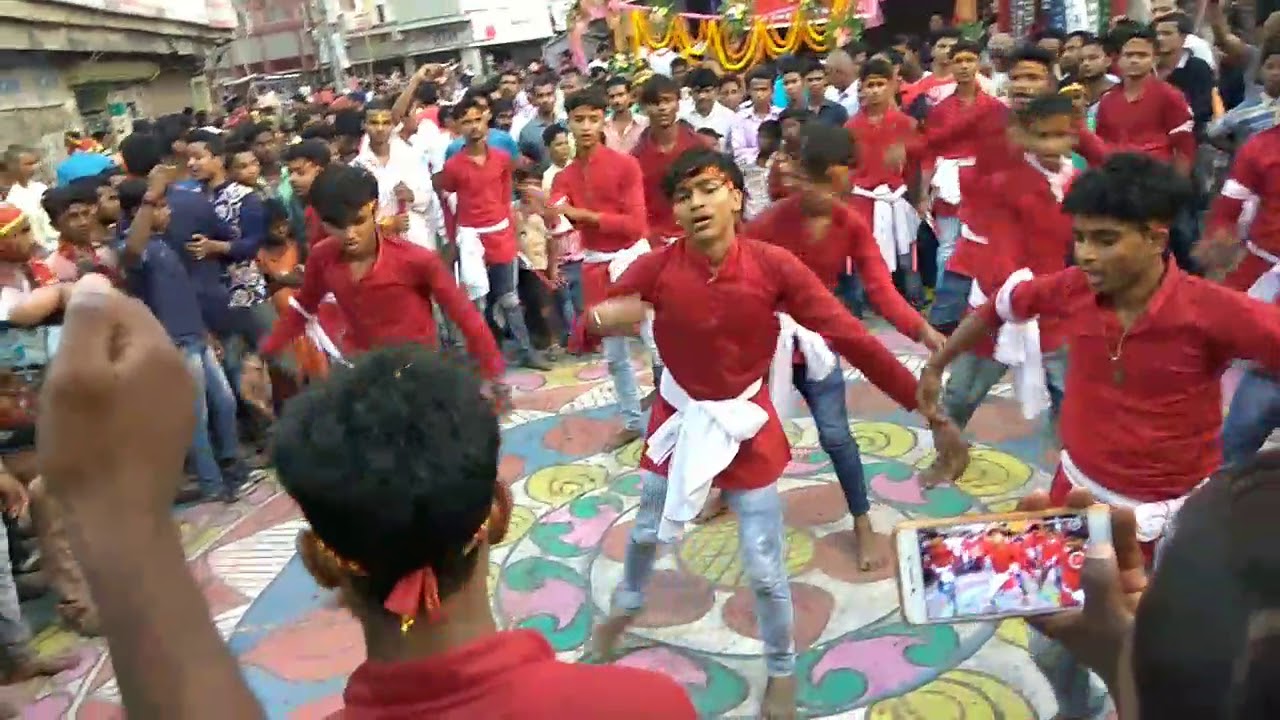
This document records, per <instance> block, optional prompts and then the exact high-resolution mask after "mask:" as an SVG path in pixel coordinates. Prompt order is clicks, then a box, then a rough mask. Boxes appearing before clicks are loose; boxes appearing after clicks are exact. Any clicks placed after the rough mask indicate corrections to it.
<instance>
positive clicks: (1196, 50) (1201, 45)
mask: <svg viewBox="0 0 1280 720" xmlns="http://www.w3.org/2000/svg"><path fill="white" fill-rule="evenodd" d="M1182 47H1184V48H1186V49H1187V50H1188V51H1190V53H1191V54H1192V55H1194V56H1196V57H1198V58H1200V59H1201V60H1203V61H1205V62H1207V63H1209V67H1211V68H1213V69H1214V70H1217V69H1218V59H1217V58H1215V57H1214V56H1213V45H1211V44H1210V43H1209V41H1208V40H1205V39H1204V38H1202V37H1200V36H1199V35H1188V36H1187V38H1186V39H1185V40H1183V41H1182Z"/></svg>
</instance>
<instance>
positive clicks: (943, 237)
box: [933, 216, 961, 273]
mask: <svg viewBox="0 0 1280 720" xmlns="http://www.w3.org/2000/svg"><path fill="white" fill-rule="evenodd" d="M933 223H934V225H936V226H937V229H938V232H937V237H938V272H939V273H942V272H945V271H946V269H947V261H948V260H950V259H951V255H952V253H954V252H955V251H956V245H957V244H958V243H959V242H960V225H961V223H960V218H958V217H946V216H935V217H934V218H933Z"/></svg>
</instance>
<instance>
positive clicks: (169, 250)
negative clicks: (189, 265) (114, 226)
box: [120, 230, 205, 343]
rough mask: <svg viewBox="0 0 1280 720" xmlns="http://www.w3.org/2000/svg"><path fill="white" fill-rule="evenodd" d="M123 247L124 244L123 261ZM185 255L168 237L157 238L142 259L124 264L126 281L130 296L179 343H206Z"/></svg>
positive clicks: (199, 310) (198, 304)
mask: <svg viewBox="0 0 1280 720" xmlns="http://www.w3.org/2000/svg"><path fill="white" fill-rule="evenodd" d="M124 232H128V231H127V230H125V231H124ZM121 237H122V238H123V237H125V235H124V234H123V233H122V235H121ZM123 246H124V241H123V240H121V242H120V249H121V250H122V252H121V256H122V257H123ZM185 255H187V251H186V249H185V248H183V249H180V250H178V251H175V250H174V249H173V247H172V246H171V245H170V243H169V242H168V241H167V238H166V237H165V236H163V235H158V234H157V235H153V236H152V237H151V241H150V242H148V243H147V247H146V249H145V250H144V251H143V252H142V257H141V258H139V259H136V260H134V261H133V262H132V263H130V262H128V261H125V262H124V266H125V280H126V283H127V285H128V288H129V292H130V293H132V294H133V295H134V296H136V297H137V298H138V299H139V300H141V301H142V302H143V303H145V304H146V306H147V307H148V308H150V310H151V314H152V315H155V316H156V319H157V320H159V321H160V324H161V325H163V326H164V329H165V331H166V332H168V333H169V337H170V338H171V339H172V340H173V341H174V342H175V343H189V342H197V341H200V342H203V341H204V338H205V324H204V319H203V318H202V317H201V308H200V301H199V299H198V298H197V296H196V289H195V286H194V284H193V283H192V282H191V276H190V275H188V274H187V269H186V267H184V265H183V260H182V258H183V256H185Z"/></svg>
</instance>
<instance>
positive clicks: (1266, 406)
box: [1222, 369, 1280, 467]
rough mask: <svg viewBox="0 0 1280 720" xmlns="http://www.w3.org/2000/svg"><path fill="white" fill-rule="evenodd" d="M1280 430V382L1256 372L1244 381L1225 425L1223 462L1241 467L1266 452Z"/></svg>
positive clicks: (1237, 391)
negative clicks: (1265, 447) (1264, 445)
mask: <svg viewBox="0 0 1280 720" xmlns="http://www.w3.org/2000/svg"><path fill="white" fill-rule="evenodd" d="M1277 427H1280V381H1277V379H1276V378H1274V377H1271V376H1269V375H1264V374H1262V373H1259V372H1257V371H1256V370H1252V369H1250V370H1248V371H1246V372H1245V374H1244V377H1242V378H1240V385H1239V386H1238V387H1237V388H1236V394H1235V395H1233V396H1231V409H1230V410H1228V411H1227V419H1226V421H1225V422H1223V424H1222V462H1223V465H1225V466H1226V467H1232V466H1234V465H1239V464H1241V463H1243V462H1246V461H1248V460H1249V458H1251V457H1253V456H1254V455H1255V454H1256V453H1257V452H1258V451H1259V450H1261V449H1262V445H1263V443H1265V442H1266V441H1267V438H1268V437H1270V435H1271V431H1272V430H1275V429H1276V428H1277Z"/></svg>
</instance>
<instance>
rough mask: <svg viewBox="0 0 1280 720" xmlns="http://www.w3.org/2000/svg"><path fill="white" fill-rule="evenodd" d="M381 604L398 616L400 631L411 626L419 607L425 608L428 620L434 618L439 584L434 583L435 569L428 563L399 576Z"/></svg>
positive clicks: (438, 597) (438, 608) (404, 630)
mask: <svg viewBox="0 0 1280 720" xmlns="http://www.w3.org/2000/svg"><path fill="white" fill-rule="evenodd" d="M382 606H383V607H384V608H386V609H387V610H388V611H390V612H392V613H395V614H396V615H399V616H400V632H402V633H403V632H408V631H409V628H411V627H413V622H414V620H415V619H416V618H417V616H418V611H419V610H421V609H424V608H425V609H426V611H427V619H428V620H434V619H435V617H436V615H438V614H439V612H440V586H439V585H438V584H437V583H436V572H435V570H433V569H431V566H430V565H428V566H425V567H422V568H419V569H417V570H414V571H413V572H411V573H409V574H408V575H405V576H404V577H402V578H400V580H399V581H398V582H396V585H395V587H393V588H391V594H389V595H387V601H386V602H385V603H383V604H382Z"/></svg>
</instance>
